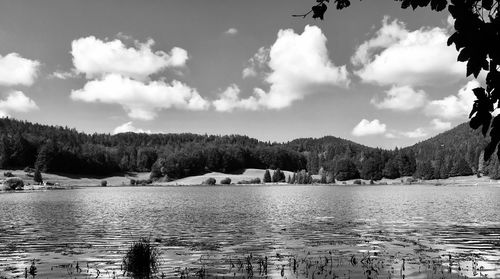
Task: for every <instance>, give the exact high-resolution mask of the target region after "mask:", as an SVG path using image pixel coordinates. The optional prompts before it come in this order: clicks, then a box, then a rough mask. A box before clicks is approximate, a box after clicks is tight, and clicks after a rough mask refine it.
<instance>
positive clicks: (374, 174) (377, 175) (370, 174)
mask: <svg viewBox="0 0 500 279" xmlns="http://www.w3.org/2000/svg"><path fill="white" fill-rule="evenodd" d="M377 159H378V160H377ZM377 159H376V158H368V159H366V160H364V161H363V163H361V171H360V176H361V178H363V179H373V180H380V179H382V168H383V166H384V162H382V161H381V159H380V158H377Z"/></svg>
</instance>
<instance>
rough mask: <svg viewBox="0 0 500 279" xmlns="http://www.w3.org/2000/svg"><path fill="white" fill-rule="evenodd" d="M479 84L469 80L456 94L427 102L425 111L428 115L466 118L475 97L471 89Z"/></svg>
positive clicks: (445, 117)
mask: <svg viewBox="0 0 500 279" xmlns="http://www.w3.org/2000/svg"><path fill="white" fill-rule="evenodd" d="M478 86H479V82H477V81H475V80H473V81H469V82H468V83H467V84H466V85H465V86H464V87H462V88H461V89H460V90H459V91H458V93H457V95H450V96H448V97H445V98H443V99H441V100H434V101H431V102H429V104H427V106H426V108H425V113H426V114H427V115H429V116H435V117H440V118H444V119H461V118H466V117H467V116H468V115H469V113H470V111H471V109H472V104H473V103H474V100H476V97H475V96H474V93H473V92H472V89H474V88H476V87H478Z"/></svg>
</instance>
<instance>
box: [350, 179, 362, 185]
mask: <svg viewBox="0 0 500 279" xmlns="http://www.w3.org/2000/svg"><path fill="white" fill-rule="evenodd" d="M352 184H356V185H361V180H359V179H356V180H354V181H353V182H352Z"/></svg>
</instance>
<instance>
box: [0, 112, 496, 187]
mask: <svg viewBox="0 0 500 279" xmlns="http://www.w3.org/2000/svg"><path fill="white" fill-rule="evenodd" d="M487 145H488V142H487V141H486V139H485V138H484V137H483V136H482V134H481V132H480V131H475V130H473V129H471V128H470V127H468V125H467V124H462V125H459V126H457V127H456V128H454V129H452V130H450V131H447V132H444V133H442V134H440V135H438V136H436V137H434V138H431V139H428V140H426V141H423V142H420V143H418V144H416V145H413V146H410V147H406V148H403V149H395V150H383V149H379V148H371V147H367V146H363V145H360V144H357V143H354V142H352V141H348V140H344V139H340V138H336V137H323V138H318V139H312V138H304V139H296V140H293V141H291V142H287V143H282V144H277V143H273V144H271V143H265V142H260V141H258V140H255V139H251V138H248V137H245V136H236V135H232V136H207V135H193V134H158V135H147V134H132V133H127V134H118V135H108V134H93V135H87V134H83V133H79V132H77V131H75V130H74V129H68V128H62V127H51V126H43V125H39V124H32V123H28V122H22V121H17V120H12V119H0V166H1V167H2V168H4V169H24V168H25V167H28V168H27V169H30V172H33V170H36V169H38V170H39V171H40V172H56V173H68V174H89V175H109V174H113V173H117V172H129V171H151V173H150V178H151V179H153V180H154V179H159V178H161V179H162V180H164V181H170V180H173V179H178V178H182V177H186V176H192V175H201V174H205V173H208V172H225V173H238V172H241V171H242V170H243V169H246V168H259V169H278V168H279V169H280V172H277V171H275V172H274V175H272V174H271V173H270V172H269V170H268V171H267V172H266V175H265V176H266V178H264V182H272V181H284V179H285V175H284V173H283V172H282V171H281V170H287V171H291V172H294V174H293V175H292V176H291V177H290V183H299V184H308V183H312V182H313V181H312V175H313V174H319V179H318V181H317V182H318V183H324V182H325V180H326V183H333V182H335V179H337V180H340V181H343V180H348V179H357V178H363V179H366V180H378V179H380V178H382V177H387V178H398V177H402V176H413V175H414V174H417V175H418V176H419V177H433V178H439V179H442V178H447V177H450V176H459V175H470V174H473V173H479V174H484V175H489V176H490V177H492V178H500V171H499V170H498V165H499V163H498V158H497V156H493V157H491V158H490V159H489V160H486V161H484V162H482V157H483V155H482V154H483V153H484V152H483V149H484V147H485V146H487ZM480 161H481V162H480ZM417 162H419V164H421V163H424V162H428V163H429V164H430V167H431V168H432V174H429V175H427V173H428V172H429V170H430V169H431V168H429V164H426V165H422V166H420V167H419V170H418V172H417ZM31 169H32V170H31ZM424 174H425V175H424ZM272 176H274V180H273V177H272ZM278 176H279V177H278ZM261 178H262V177H261ZM141 184H142V183H141Z"/></svg>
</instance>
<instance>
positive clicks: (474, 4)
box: [293, 0, 500, 161]
mask: <svg viewBox="0 0 500 279" xmlns="http://www.w3.org/2000/svg"><path fill="white" fill-rule="evenodd" d="M396 1H397V2H401V8H403V9H407V8H409V7H412V8H413V9H416V8H418V7H427V6H430V8H431V9H432V10H434V11H438V12H439V11H442V10H444V9H445V8H446V7H448V11H449V12H450V15H451V16H452V17H453V19H454V20H455V23H454V28H455V33H453V34H452V35H451V36H450V37H449V38H448V45H449V46H450V45H452V44H454V45H455V48H456V50H457V51H458V52H459V54H458V57H457V60H458V61H461V62H467V63H466V76H471V75H472V76H474V77H475V78H477V77H478V76H479V74H480V73H481V71H485V72H486V73H487V74H486V88H483V87H477V88H475V89H473V92H474V95H475V96H476V100H475V102H474V105H473V107H472V110H471V113H470V115H469V118H470V122H469V125H470V127H471V128H473V129H475V130H477V129H479V128H481V132H482V134H483V136H484V137H486V134H487V133H488V131H489V136H490V137H491V139H490V142H489V144H488V145H487V146H486V147H485V149H484V151H485V153H484V160H485V161H488V159H489V158H490V157H491V155H492V154H493V153H494V152H495V150H497V157H498V158H499V159H500V148H498V149H497V146H499V144H500V115H496V116H495V117H493V111H494V110H495V108H500V51H499V49H500V13H499V9H500V0H396ZM316 2H317V4H316V5H315V6H313V7H312V8H311V11H309V12H307V13H305V14H302V15H293V16H301V17H306V16H307V15H308V14H310V13H311V12H312V13H313V16H312V17H313V18H320V19H321V20H323V18H324V14H325V12H326V10H327V6H326V4H325V2H326V3H328V2H330V0H317V1H316ZM332 2H333V4H334V5H335V6H336V8H337V9H338V10H341V9H344V8H347V7H349V6H350V4H351V2H350V0H333V1H332Z"/></svg>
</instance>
